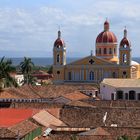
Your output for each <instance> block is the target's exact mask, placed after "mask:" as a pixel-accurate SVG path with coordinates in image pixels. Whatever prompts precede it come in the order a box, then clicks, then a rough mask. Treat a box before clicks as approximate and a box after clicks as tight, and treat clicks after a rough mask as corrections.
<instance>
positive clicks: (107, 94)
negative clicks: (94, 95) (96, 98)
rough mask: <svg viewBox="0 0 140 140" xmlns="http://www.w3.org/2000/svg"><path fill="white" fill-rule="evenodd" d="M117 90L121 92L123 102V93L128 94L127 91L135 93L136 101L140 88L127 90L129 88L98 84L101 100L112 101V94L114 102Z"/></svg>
mask: <svg viewBox="0 0 140 140" xmlns="http://www.w3.org/2000/svg"><path fill="white" fill-rule="evenodd" d="M118 90H122V91H123V97H124V100H125V93H129V91H131V90H134V91H135V92H136V100H138V94H139V93H140V88H129V87H124V88H115V87H113V86H110V85H107V84H104V83H101V84H100V96H101V98H102V100H112V99H111V95H112V93H114V99H115V100H116V91H118ZM128 98H129V97H128Z"/></svg>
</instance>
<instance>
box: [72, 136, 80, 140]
mask: <svg viewBox="0 0 140 140" xmlns="http://www.w3.org/2000/svg"><path fill="white" fill-rule="evenodd" d="M70 138H71V140H78V139H77V137H76V135H72V136H71V137H70Z"/></svg>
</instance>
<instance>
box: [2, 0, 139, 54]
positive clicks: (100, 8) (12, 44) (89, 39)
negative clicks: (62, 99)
mask: <svg viewBox="0 0 140 140" xmlns="http://www.w3.org/2000/svg"><path fill="white" fill-rule="evenodd" d="M106 17H107V18H108V20H109V22H110V30H111V31H113V32H114V33H115V34H116V36H117V38H118V44H119V42H120V40H121V38H122V36H123V29H124V26H127V30H128V38H129V40H130V41H131V44H132V55H133V56H140V51H139V47H140V1H139V0H125V1H122V0H98V1H97V0H0V56H4V55H5V56H7V57H23V56H29V57H51V56H52V49H53V42H54V41H55V39H56V38H57V31H58V27H59V26H61V31H62V37H63V39H64V40H65V43H66V46H67V56H68V57H83V56H87V55H89V54H90V51H91V50H93V51H94V50H95V40H96V37H97V35H98V34H99V33H100V32H101V31H102V30H103V23H104V21H105V19H106Z"/></svg>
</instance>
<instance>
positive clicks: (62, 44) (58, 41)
mask: <svg viewBox="0 0 140 140" xmlns="http://www.w3.org/2000/svg"><path fill="white" fill-rule="evenodd" d="M64 45H65V43H64V41H63V40H62V39H59V38H58V39H56V41H55V42H54V46H64Z"/></svg>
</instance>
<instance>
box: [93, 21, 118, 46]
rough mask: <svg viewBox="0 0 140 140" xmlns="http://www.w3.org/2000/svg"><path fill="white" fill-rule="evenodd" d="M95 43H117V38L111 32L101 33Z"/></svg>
mask: <svg viewBox="0 0 140 140" xmlns="http://www.w3.org/2000/svg"><path fill="white" fill-rule="evenodd" d="M107 24H108V23H107ZM96 43H117V38H116V36H115V34H114V33H113V32H110V31H103V32H101V33H100V34H99V35H98V36H97V38H96Z"/></svg>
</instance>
